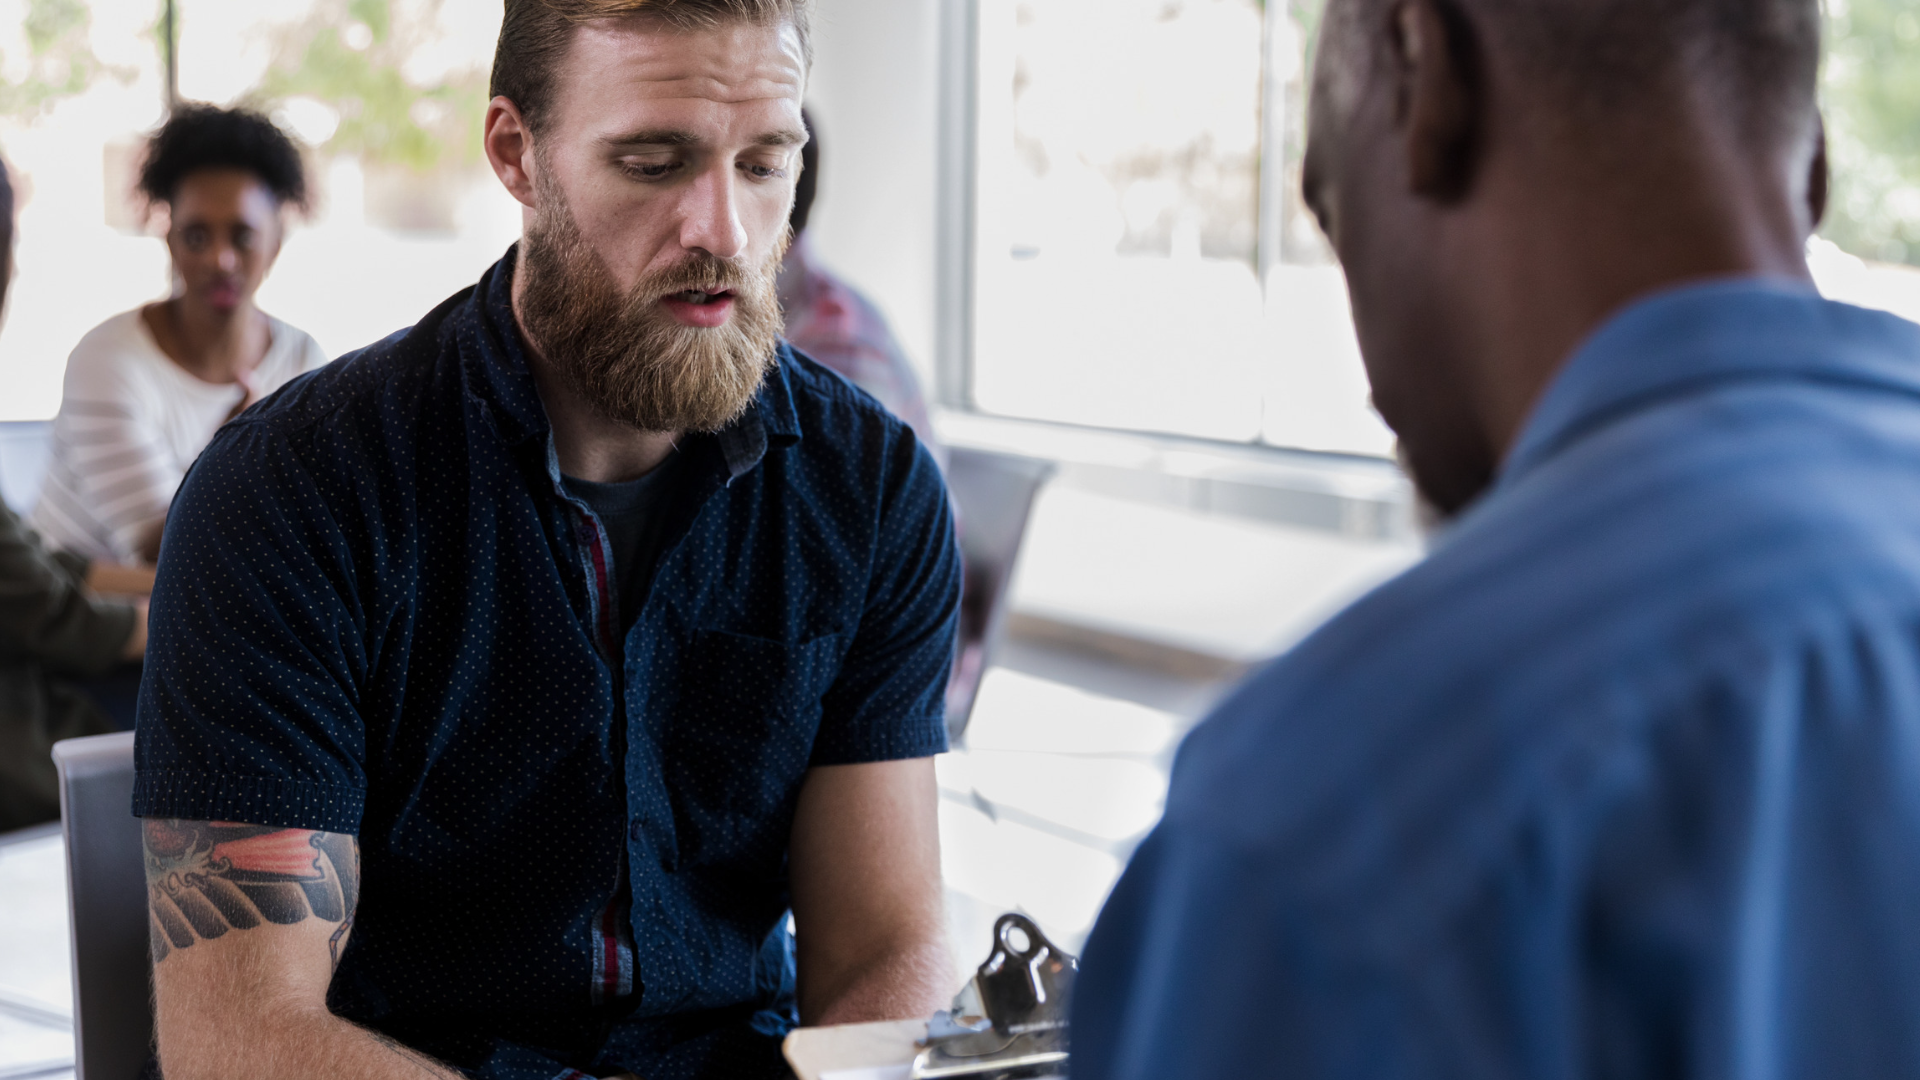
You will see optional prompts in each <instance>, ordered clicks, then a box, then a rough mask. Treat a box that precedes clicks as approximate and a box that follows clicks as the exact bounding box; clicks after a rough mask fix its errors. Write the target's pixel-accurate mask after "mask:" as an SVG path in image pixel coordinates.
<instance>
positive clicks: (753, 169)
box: [740, 162, 787, 180]
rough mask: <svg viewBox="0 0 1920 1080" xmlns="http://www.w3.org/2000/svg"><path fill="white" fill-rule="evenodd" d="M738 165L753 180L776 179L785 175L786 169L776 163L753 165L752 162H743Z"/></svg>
mask: <svg viewBox="0 0 1920 1080" xmlns="http://www.w3.org/2000/svg"><path fill="white" fill-rule="evenodd" d="M740 167H741V168H743V169H745V170H746V171H747V175H748V176H751V177H753V178H754V179H755V180H778V179H780V178H781V177H783V176H785V175H787V170H785V169H783V168H781V167H780V166H778V165H755V164H753V163H752V162H743V163H741V166H740Z"/></svg>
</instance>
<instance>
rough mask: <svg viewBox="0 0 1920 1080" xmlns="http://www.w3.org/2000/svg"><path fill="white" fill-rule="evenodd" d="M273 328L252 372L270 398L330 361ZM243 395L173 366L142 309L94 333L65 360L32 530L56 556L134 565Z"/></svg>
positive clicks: (309, 343) (301, 338) (305, 341)
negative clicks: (150, 531) (49, 453)
mask: <svg viewBox="0 0 1920 1080" xmlns="http://www.w3.org/2000/svg"><path fill="white" fill-rule="evenodd" d="M268 321H269V322H270V324H271V326H272V331H273V339H272V344H271V345H269V346H268V347H267V355H266V356H265V357H264V358H263V359H262V360H261V361H260V366H259V367H258V368H257V369H255V372H254V382H255V383H256V385H257V386H258V387H259V390H260V393H261V394H262V395H263V396H264V395H266V394H270V393H272V392H273V391H274V390H276V389H278V388H279V387H280V386H281V384H283V383H285V382H286V381H287V380H289V379H292V378H293V377H294V376H296V375H300V374H302V373H304V372H307V371H311V370H313V369H314V368H317V367H320V366H321V365H323V364H325V363H326V362H327V356H326V354H325V353H323V352H321V351H320V345H319V343H318V342H316V341H314V340H313V338H312V337H310V336H309V335H308V334H307V333H306V332H305V331H303V330H298V329H295V328H294V327H291V326H288V325H287V324H286V323H283V322H281V321H280V320H278V319H273V318H271V317H270V318H269V320H268ZM245 396H246V390H244V389H243V388H242V387H240V386H239V385H238V384H232V383H229V384H219V383H209V382H204V381H202V380H201V379H199V378H196V377H195V376H193V375H191V374H189V373H188V372H187V371H186V370H185V369H184V368H182V367H181V366H180V365H178V364H176V363H174V362H173V361H172V360H170V359H168V358H167V355H166V354H165V353H163V352H161V351H160V346H159V344H158V343H156V342H155V341H154V339H153V334H152V332H151V331H149V330H148V329H147V324H146V321H145V320H144V319H142V318H141V317H140V311H139V309H137V308H136V309H135V310H133V311H128V312H123V313H121V314H119V315H115V316H114V317H113V318H111V319H108V320H107V321H106V322H103V323H101V324H100V325H99V326H96V327H94V328H93V329H92V330H91V331H89V332H88V333H87V336H86V337H83V338H81V339H80V344H78V345H76V346H74V349H73V355H72V356H71V357H69V358H68V360H67V375H66V384H65V389H64V393H63V396H62V398H61V402H60V415H59V416H58V417H56V418H55V419H54V422H53V461H52V464H51V467H50V468H49V469H48V471H47V479H46V486H45V487H43V488H42V489H41V492H40V501H39V503H38V504H37V505H35V507H34V509H33V527H34V528H36V529H38V530H39V531H40V534H41V536H43V537H44V538H45V539H46V541H47V544H48V545H49V546H51V547H53V548H55V549H64V550H67V551H72V552H74V553H76V554H79V555H83V556H86V557H88V558H93V559H109V560H113V561H117V562H127V563H130V562H134V561H136V560H137V558H138V555H137V551H138V548H139V544H140V539H141V537H142V536H143V535H145V534H146V532H147V530H148V529H149V528H151V526H152V525H153V523H154V522H156V521H158V520H160V519H161V518H164V517H165V516H166V513H167V507H168V505H169V504H170V503H172V501H173V493H174V490H175V489H177V488H178V487H179V486H180V480H181V478H182V477H184V476H185V475H186V472H187V467H188V466H189V465H192V464H193V460H194V459H195V458H197V457H199V456H200V451H202V450H204V449H206V447H207V443H209V442H211V441H212V440H213V434H214V432H215V431H217V430H219V428H220V425H221V424H222V423H223V422H225V421H226V419H227V414H228V413H231V412H232V411H233V407H234V406H235V405H238V404H239V403H240V402H241V400H242V399H244V398H245Z"/></svg>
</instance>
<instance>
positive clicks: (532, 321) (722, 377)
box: [518, 184, 786, 431]
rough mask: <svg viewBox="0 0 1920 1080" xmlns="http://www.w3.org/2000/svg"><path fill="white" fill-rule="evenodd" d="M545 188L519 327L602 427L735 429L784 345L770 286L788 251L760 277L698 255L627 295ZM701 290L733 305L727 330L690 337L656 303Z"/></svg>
mask: <svg viewBox="0 0 1920 1080" xmlns="http://www.w3.org/2000/svg"><path fill="white" fill-rule="evenodd" d="M541 187H542V190H541V192H540V202H541V207H542V212H541V213H540V215H539V217H538V219H537V221H536V222H535V223H534V224H533V225H532V226H531V227H530V228H529V229H528V230H527V235H526V238H525V240H524V241H523V242H522V243H521V245H520V266H519V270H518V272H519V273H520V274H523V275H525V278H524V280H525V291H524V292H523V293H522V295H521V303H520V319H521V323H522V325H523V328H524V329H525V330H526V333H527V336H528V337H529V338H531V339H532V341H533V345H534V347H535V348H536V349H538V350H539V352H540V356H541V358H542V359H543V360H545V361H546V363H547V365H548V366H550V367H551V368H552V369H553V370H554V371H556V372H557V373H559V375H560V377H561V378H563V379H565V380H566V383H567V385H568V386H570V387H571V388H572V389H573V391H574V392H575V393H577V394H579V395H580V396H581V397H582V398H584V399H586V401H587V403H588V404H589V405H591V406H592V407H593V408H594V409H595V410H597V411H598V412H600V413H601V414H602V415H603V416H605V417H607V418H608V419H609V420H613V421H615V422H616V423H620V424H625V425H627V426H628V427H632V428H635V429H638V430H640V431H719V430H720V429H721V428H724V427H726V426H727V425H728V424H731V423H733V422H734V421H735V420H737V419H739V418H740V416H741V414H742V413H744V412H746V410H747V406H748V405H750V404H751V403H752V402H753V397H754V395H755V394H756V393H758V392H759V390H760V384H761V382H762V381H763V380H764V379H765V378H766V375H767V371H768V370H769V369H771V368H772V366H773V359H774V350H775V348H776V347H777V346H778V344H779V340H780V331H781V325H782V323H781V316H780V303H779V300H778V299H777V298H776V295H775V292H774V278H775V275H776V273H777V272H778V270H779V267H780V259H781V256H782V255H783V254H784V253H785V248H786V245H785V244H784V243H783V244H780V245H778V246H777V247H776V249H775V250H774V252H773V256H772V257H771V258H770V259H768V260H767V262H766V264H765V265H764V266H760V267H757V268H756V267H748V266H744V265H742V264H740V263H738V262H733V261H729V260H727V259H721V258H716V257H714V256H712V255H708V254H706V253H704V252H694V253H691V254H689V255H688V257H687V258H686V259H684V260H682V261H681V262H680V263H678V264H676V265H674V266H672V267H670V268H668V269H666V270H661V271H656V272H652V273H649V274H647V275H646V276H645V277H643V278H642V279H641V280H640V282H639V283H638V284H636V285H635V286H634V287H633V288H632V290H630V291H628V292H627V293H625V294H624V295H623V294H622V293H621V291H620V288H619V286H618V285H617V284H615V283H614V281H613V278H612V276H611V275H610V274H609V273H608V272H607V268H606V264H605V263H603V262H602V261H601V260H600V257H599V256H598V255H597V254H595V253H594V251H593V250H592V249H591V248H589V247H588V246H587V244H586V241H585V239H584V238H583V237H582V236H581V235H580V226H579V224H578V223H577V222H576V221H575V220H574V218H573V211H572V209H571V208H570V207H568V206H567V204H566V202H565V200H564V199H563V198H562V197H561V196H560V193H559V192H558V191H557V190H554V189H553V188H552V187H551V185H548V184H542V185H541ZM695 289H702V290H705V289H712V290H720V291H727V292H731V293H732V294H733V298H734V301H733V311H732V313H731V316H730V317H729V318H728V319H727V321H726V322H725V323H724V324H722V325H720V326H718V327H714V328H712V329H708V328H706V327H697V326H687V325H685V324H683V323H681V322H680V321H679V320H677V319H675V318H674V317H673V315H672V313H671V312H669V311H668V310H667V309H666V306H665V305H664V304H663V303H662V302H661V301H662V299H663V298H664V297H668V296H671V295H673V294H674V293H678V292H686V291H689V290H695Z"/></svg>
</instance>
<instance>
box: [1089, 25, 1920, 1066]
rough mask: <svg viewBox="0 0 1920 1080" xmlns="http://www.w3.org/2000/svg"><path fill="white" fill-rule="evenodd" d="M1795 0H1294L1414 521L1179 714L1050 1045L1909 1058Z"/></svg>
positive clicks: (1901, 830)
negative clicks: (1338, 593)
mask: <svg viewBox="0 0 1920 1080" xmlns="http://www.w3.org/2000/svg"><path fill="white" fill-rule="evenodd" d="M1820 18H1821V11H1820V5H1819V4H1818V2H1817V0H1333V2H1332V3H1331V4H1330V5H1329V7H1328V10H1327V13H1326V22H1325V24H1324V29H1323V34H1324V37H1323V39H1322V42H1323V43H1322V46H1321V51H1320V54H1319V59H1318V62H1317V63H1318V67H1317V72H1316V77H1315V83H1314V87H1315V89H1314V94H1313V99H1312V104H1311V124H1310V139H1309V149H1308V155H1307V166H1306V171H1305V184H1304V186H1305V194H1306V196H1307V201H1308V203H1309V204H1310V205H1311V206H1312V207H1313V209H1314V211H1315V213H1316V214H1317V215H1318V216H1319V219H1320V222H1321V225H1322V226H1323V228H1324V229H1325V230H1326V233H1327V236H1328V238H1329V239H1330V240H1331V242H1332V244H1333V247H1334V249H1335V250H1336V251H1337V252H1338V254H1339V256H1340V260H1341V263H1342V265H1343V267H1344V269H1345V273H1346V277H1347V281H1348V284H1349V286H1350V289H1351V291H1352V295H1353V311H1354V317H1355V321H1356V323H1357V326H1358V330H1359V335H1360V341H1361V343H1362V348H1363V354H1364V357H1365V360H1366V365H1367V369H1368V373H1369V376H1370V378H1371V380H1372V384H1373V394H1374V400H1375V402H1376V403H1377V404H1378V406H1379V409H1380V412H1381V413H1382V415H1383V416H1385V417H1386V419H1387V421H1388V423H1390V424H1391V425H1392V426H1393V428H1394V429H1395V431H1396V432H1397V433H1398V435H1399V436H1400V437H1401V439H1402V440H1403V442H1404V450H1405V454H1406V460H1407V461H1408V462H1409V464H1410V468H1411V472H1412V475H1413V478H1414V480H1415V482H1416V484H1417V485H1418V487H1419V488H1420V490H1421V492H1422V493H1423V494H1424V495H1425V496H1426V497H1427V499H1428V500H1429V501H1430V502H1431V503H1432V504H1433V505H1434V506H1435V507H1436V508H1437V509H1438V510H1439V511H1440V512H1442V513H1444V514H1446V515H1449V516H1450V517H1451V518H1452V520H1451V522H1450V524H1449V525H1448V527H1447V529H1446V531H1445V532H1444V533H1443V534H1442V535H1441V536H1440V537H1439V539H1438V540H1437V542H1436V544H1435V546H1434V548H1433V550H1432V552H1431V554H1430V556H1429V557H1428V559H1427V560H1426V561H1425V562H1424V563H1423V564H1421V565H1420V566H1418V567H1416V568H1414V569H1412V570H1410V571H1408V572H1407V573H1406V574H1404V575H1403V576H1401V577H1400V578H1399V579H1397V580H1395V581H1393V582H1391V583H1389V584H1387V585H1385V586H1383V587H1381V588H1380V589H1378V590H1377V591H1375V592H1374V593H1373V594H1372V595H1370V596H1368V597H1366V598H1364V599H1362V600H1361V601H1359V602H1358V603H1357V604H1355V605H1354V606H1353V607H1351V608H1350V609H1348V610H1347V611H1346V612H1345V613H1343V614H1342V615H1340V616H1338V617H1336V618H1335V619H1333V620H1332V621H1331V622H1330V623H1329V624H1328V625H1327V626H1326V627H1325V628H1324V629H1322V630H1321V631H1319V632H1318V633H1316V634H1315V635H1313V636H1312V637H1311V638H1309V639H1308V640H1307V641H1306V642H1304V643H1303V644H1301V645H1300V646H1299V647H1297V648H1296V649H1294V650H1293V651H1292V652H1291V653H1289V654H1288V655H1287V656H1285V657H1283V658H1282V659H1280V660H1279V661H1278V662H1276V663H1275V664H1273V665H1272V666H1270V667H1269V668H1268V669H1266V670H1265V671H1264V672H1262V673H1261V674H1259V675H1256V676H1255V677H1254V678H1253V679H1252V680H1250V681H1249V682H1248V683H1247V684H1246V685H1245V686H1243V687H1242V688H1241V689H1240V690H1239V691H1238V692H1237V693H1236V694H1235V695H1234V696H1233V697H1231V698H1230V699H1229V700H1228V701H1227V702H1226V703H1225V704H1223V705H1222V706H1221V707H1220V708H1219V709H1218V710H1217V711H1216V713H1215V714H1214V715H1213V716H1212V717H1211V718H1210V719H1208V720H1207V721H1205V722H1204V723H1203V724H1201V725H1200V726H1199V727H1198V728H1196V730H1195V731H1194V733H1193V734H1192V736H1191V737H1190V738H1189V739H1188V740H1187V742H1186V744H1185V746H1183V747H1182V749H1181V752H1180V755H1179V759H1178V763H1177V764H1176V766H1175V768H1174V773H1173V782H1172V788H1171V793H1170V795H1169V797H1168V800H1167V805H1166V815H1165V818H1164V819H1163V821H1162V822H1161V824H1160V825H1159V826H1158V827H1157V828H1156V829H1155V830H1154V832H1153V833H1152V835H1151V836H1150V837H1149V839H1148V840H1147V841H1146V842H1145V843H1144V844H1143V845H1142V846H1141V847H1140V849H1139V850H1138V852H1137V853H1136V854H1135V856H1134V857H1133V860H1132V863H1131V865H1130V866H1129V867H1128V869H1127V871H1126V872H1125V874H1124V875H1123V877H1122V879H1121V881H1120V883H1119V884H1118V886H1117V887H1116V888H1115V890H1114V893H1113V895H1112V897H1111V899H1110V900H1109V901H1108V903H1107V905H1106V908H1105V910H1104V911H1103V913H1102V914H1101V916H1100V919H1099V922H1098V923H1097V925H1096V928H1095V930H1094V932H1093V934H1092V937H1091V938H1090V940H1089V942H1088V944H1087V947H1086V951H1085V962H1084V966H1083V967H1082V969H1081V976H1080V981H1079V984H1078V986H1077V987H1076V995H1077V996H1076V1000H1075V1005H1074V1020H1073V1039H1074V1045H1073V1054H1074V1064H1073V1072H1074V1076H1075V1077H1076V1078H1077V1080H1116V1078H1139V1080H1146V1078H1149V1077H1151V1078H1153V1080H1179V1078H1182V1077H1196V1078H1197V1077H1229V1076H1231V1077H1255V1076H1276V1077H1277V1076H1286V1077H1357V1076H1366V1077H1438V1076H1449V1077H1452V1076H1458V1077H1467V1076H1472V1077H1750V1078H1759V1077H1767V1078H1772V1080H1790V1078H1806V1080H1812V1078H1815V1077H1818V1078H1822V1080H1832V1078H1860V1080H1866V1078H1887V1077H1916V1076H1920V1023H1916V1022H1915V1018H1916V1017H1920V912H1917V911H1916V907H1915V897H1916V896H1920V327H1916V326H1914V325H1913V324H1912V323H1908V322H1905V321H1902V320H1900V319H1897V318H1895V317H1893V316H1890V315H1887V314H1884V313H1880V312H1873V311H1866V310H1862V309H1858V308H1853V307H1848V306H1845V305H1842V304H1837V303H1831V302H1828V301H1825V300H1822V299H1821V298H1820V296H1819V295H1818V294H1817V293H1816V291H1815V290H1814V288H1813V285H1812V283H1811V280H1810V277H1809V274H1808V271H1807V267H1806V262H1805V252H1806V246H1807V239H1808V236H1809V234H1810V233H1811V231H1812V230H1813V228H1814V226H1815V225H1816V223H1817V221H1818V219H1819V217H1820V212H1821V209H1822V205H1823V202H1824V192H1825V188H1826V183H1825V166H1824V153H1823V152H1822V151H1821V150H1820V149H1819V147H1820V139H1819V136H1818V123H1817V117H1816V113H1815V80H1816V74H1817V72H1818V68H1819V62H1820Z"/></svg>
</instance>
